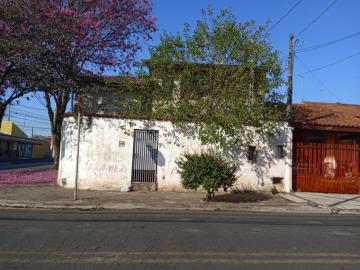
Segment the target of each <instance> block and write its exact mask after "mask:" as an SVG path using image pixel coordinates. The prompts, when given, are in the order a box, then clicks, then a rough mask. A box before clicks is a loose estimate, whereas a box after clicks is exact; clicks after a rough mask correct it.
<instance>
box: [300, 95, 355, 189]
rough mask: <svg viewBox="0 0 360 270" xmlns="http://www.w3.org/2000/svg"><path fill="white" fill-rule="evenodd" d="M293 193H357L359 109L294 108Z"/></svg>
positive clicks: (307, 104) (317, 104) (336, 105)
mask: <svg viewBox="0 0 360 270" xmlns="http://www.w3.org/2000/svg"><path fill="white" fill-rule="evenodd" d="M293 110H294V114H293V127H294V136H293V137H294V151H293V153H294V154H293V189H294V190H296V191H310V192H329V193H360V159H359V157H360V105H351V104H340V103H320V102H305V103H302V104H295V105H294V106H293Z"/></svg>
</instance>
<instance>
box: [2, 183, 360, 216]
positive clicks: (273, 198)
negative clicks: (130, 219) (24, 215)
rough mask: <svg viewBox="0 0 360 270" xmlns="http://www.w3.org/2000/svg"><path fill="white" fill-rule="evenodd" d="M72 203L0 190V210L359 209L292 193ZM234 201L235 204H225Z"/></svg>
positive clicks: (146, 195) (88, 195) (59, 191)
mask: <svg viewBox="0 0 360 270" xmlns="http://www.w3.org/2000/svg"><path fill="white" fill-rule="evenodd" d="M78 197H79V199H78V200H77V201H73V190H71V189H64V188H61V187H59V186H56V185H49V184H27V185H13V186H1V187H0V207H13V208H14V207H16V208H20V207H21V208H48V209H79V210H130V209H147V210H207V211H242V212H270V213H303V214H326V213H327V214H328V213H337V214H342V213H351V214H358V213H359V214H360V209H358V210H356V211H353V210H352V211H350V212H349V211H348V209H340V210H338V211H335V212H334V211H329V209H328V208H326V207H319V205H315V204H312V203H309V201H308V200H306V199H304V198H299V197H298V196H295V195H293V194H276V195H266V196H265V195H261V196H255V197H254V195H253V194H250V195H249V194H230V195H229V193H221V194H219V195H217V196H216V198H217V199H218V200H221V201H212V202H205V201H204V200H203V198H204V197H205V193H203V192H170V191H156V192H141V191H136V192H118V191H89V190H80V191H79V193H78ZM229 201H237V202H229Z"/></svg>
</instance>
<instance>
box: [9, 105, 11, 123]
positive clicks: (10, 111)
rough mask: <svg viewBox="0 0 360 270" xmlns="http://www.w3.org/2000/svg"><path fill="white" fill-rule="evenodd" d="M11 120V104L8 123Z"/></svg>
mask: <svg viewBox="0 0 360 270" xmlns="http://www.w3.org/2000/svg"><path fill="white" fill-rule="evenodd" d="M10 120H11V103H10V104H9V114H8V121H9V122H10Z"/></svg>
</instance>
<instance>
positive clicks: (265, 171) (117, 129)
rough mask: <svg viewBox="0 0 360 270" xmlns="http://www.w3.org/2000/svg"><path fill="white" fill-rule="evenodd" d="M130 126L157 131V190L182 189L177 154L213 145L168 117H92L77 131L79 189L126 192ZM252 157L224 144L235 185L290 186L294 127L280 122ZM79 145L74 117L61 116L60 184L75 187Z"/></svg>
mask: <svg viewBox="0 0 360 270" xmlns="http://www.w3.org/2000/svg"><path fill="white" fill-rule="evenodd" d="M134 129H152V130H158V131H159V145H158V157H157V186H158V189H166V190H180V189H182V187H181V183H180V176H179V174H178V172H177V166H176V163H175V161H176V159H177V158H179V157H180V156H181V155H182V154H183V153H186V152H188V153H193V152H199V151H201V150H206V149H208V148H210V147H211V146H208V145H202V144H201V142H200V141H199V140H198V139H197V138H196V137H195V136H194V135H193V134H192V133H191V130H179V129H177V128H176V127H174V126H173V125H172V124H171V123H170V122H166V121H156V122H154V123H147V122H144V121H134V122H133V125H130V124H129V122H128V121H126V120H122V119H115V118H105V117H93V118H92V119H91V125H90V126H88V129H87V130H85V131H83V132H82V133H81V138H80V156H79V176H78V179H79V180H78V187H79V188H80V189H96V190H103V189H108V190H120V191H129V190H130V186H131V171H132V158H133V140H134V139H133V131H134ZM253 145H254V146H256V148H257V159H256V162H249V161H248V160H247V151H248V146H243V147H227V148H226V149H223V151H222V152H223V154H224V155H225V156H226V157H227V158H229V159H231V160H233V161H234V162H235V163H236V164H237V166H238V171H237V182H236V186H238V187H243V188H244V187H246V188H252V189H270V188H271V187H272V186H273V182H272V178H274V177H276V178H278V179H282V180H281V184H280V189H282V191H286V192H288V191H290V187H291V152H292V150H291V145H292V131H291V128H289V127H287V125H286V124H284V125H283V126H281V127H279V135H278V136H277V137H276V138H274V139H272V140H271V141H270V142H266V143H265V142H263V141H262V140H260V139H259V140H257V141H256V142H255V144H253ZM279 145H283V146H284V153H285V156H284V157H280V156H279V153H278V151H279V147H278V146H279ZM76 146H77V126H76V121H75V119H74V118H72V117H68V118H65V120H64V123H63V129H62V140H61V152H60V165H59V175H58V184H59V185H61V186H64V187H68V188H73V187H74V183H75V168H76V167H75V164H76Z"/></svg>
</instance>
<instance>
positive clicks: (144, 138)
mask: <svg viewBox="0 0 360 270" xmlns="http://www.w3.org/2000/svg"><path fill="white" fill-rule="evenodd" d="M158 141H159V132H158V131H157V130H141V129H135V130H134V148H133V162H132V174H131V182H138V183H139V182H140V183H155V182H156V179H157V157H158Z"/></svg>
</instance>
